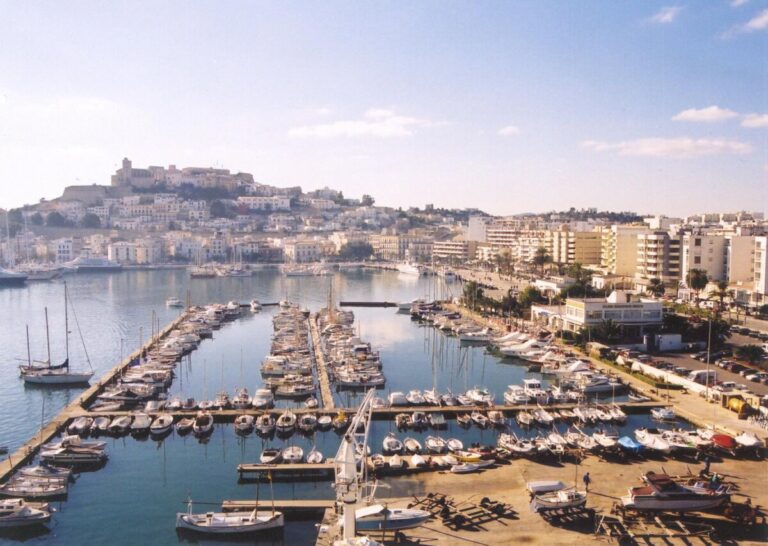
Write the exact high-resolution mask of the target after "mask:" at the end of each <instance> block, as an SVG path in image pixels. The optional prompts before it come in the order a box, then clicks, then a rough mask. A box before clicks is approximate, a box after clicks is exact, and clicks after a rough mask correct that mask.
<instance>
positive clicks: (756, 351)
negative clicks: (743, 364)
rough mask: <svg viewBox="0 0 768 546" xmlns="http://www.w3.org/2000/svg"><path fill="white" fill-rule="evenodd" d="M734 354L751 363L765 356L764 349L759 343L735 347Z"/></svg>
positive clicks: (755, 362)
mask: <svg viewBox="0 0 768 546" xmlns="http://www.w3.org/2000/svg"><path fill="white" fill-rule="evenodd" d="M736 356H738V357H739V358H740V359H742V360H746V361H747V362H751V363H752V364H757V363H758V362H760V361H761V360H762V359H763V358H765V351H763V348H762V347H760V346H759V345H742V346H741V347H738V348H737V349H736Z"/></svg>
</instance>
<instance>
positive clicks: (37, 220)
mask: <svg viewBox="0 0 768 546" xmlns="http://www.w3.org/2000/svg"><path fill="white" fill-rule="evenodd" d="M29 219H30V221H31V222H32V224H33V225H35V226H42V225H43V215H42V214H40V213H39V212H36V213H34V214H33V215H32V216H30V217H29Z"/></svg>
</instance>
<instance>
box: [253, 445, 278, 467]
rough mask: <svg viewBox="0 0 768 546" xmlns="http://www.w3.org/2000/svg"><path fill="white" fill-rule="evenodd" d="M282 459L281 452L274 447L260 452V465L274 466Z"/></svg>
mask: <svg viewBox="0 0 768 546" xmlns="http://www.w3.org/2000/svg"><path fill="white" fill-rule="evenodd" d="M282 459H283V452H282V451H281V450H280V449H278V448H275V447H267V448H264V450H263V451H262V452H261V455H260V456H259V461H261V464H276V463H279V462H280V461H281V460H282Z"/></svg>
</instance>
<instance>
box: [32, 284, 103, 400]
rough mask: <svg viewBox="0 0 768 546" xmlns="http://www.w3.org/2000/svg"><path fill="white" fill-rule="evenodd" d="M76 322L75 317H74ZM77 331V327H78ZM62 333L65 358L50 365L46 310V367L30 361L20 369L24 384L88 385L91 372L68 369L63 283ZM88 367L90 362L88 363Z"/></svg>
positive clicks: (67, 300)
mask: <svg viewBox="0 0 768 546" xmlns="http://www.w3.org/2000/svg"><path fill="white" fill-rule="evenodd" d="M75 320H77V317H75ZM78 329H79V325H78ZM64 333H65V337H64V339H65V347H66V358H65V360H64V362H62V363H61V364H58V365H55V366H54V365H51V344H50V335H49V330H48V309H46V310H45V335H46V339H47V340H48V361H47V364H48V365H47V366H44V367H37V366H33V365H32V362H31V359H30V360H29V363H28V365H27V366H22V367H20V371H21V376H22V378H24V381H25V382H26V383H36V384H43V385H79V384H83V383H88V382H89V381H90V379H91V377H93V371H90V372H73V371H71V370H70V369H69V297H68V292H67V283H64ZM27 346H29V334H27ZM86 357H87V353H86ZM89 365H90V362H89Z"/></svg>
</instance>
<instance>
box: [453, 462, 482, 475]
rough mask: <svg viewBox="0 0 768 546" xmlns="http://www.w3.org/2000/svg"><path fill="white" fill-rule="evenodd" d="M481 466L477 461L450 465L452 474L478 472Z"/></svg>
mask: <svg viewBox="0 0 768 546" xmlns="http://www.w3.org/2000/svg"><path fill="white" fill-rule="evenodd" d="M480 469H481V466H480V465H479V464H478V463H460V464H455V465H453V466H452V467H451V473H452V474H469V473H470V472H478V471H479V470H480Z"/></svg>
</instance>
